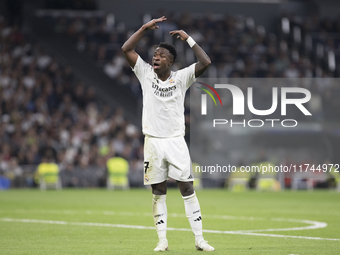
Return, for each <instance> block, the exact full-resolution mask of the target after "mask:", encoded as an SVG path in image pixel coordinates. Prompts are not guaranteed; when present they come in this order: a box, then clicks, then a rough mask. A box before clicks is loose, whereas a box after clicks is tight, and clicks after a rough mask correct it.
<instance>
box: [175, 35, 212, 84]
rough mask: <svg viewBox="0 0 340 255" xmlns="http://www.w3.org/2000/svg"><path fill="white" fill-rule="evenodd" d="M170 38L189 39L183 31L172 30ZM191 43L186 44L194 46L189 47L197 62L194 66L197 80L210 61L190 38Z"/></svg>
mask: <svg viewBox="0 0 340 255" xmlns="http://www.w3.org/2000/svg"><path fill="white" fill-rule="evenodd" d="M170 34H171V36H177V38H178V39H181V40H182V41H186V40H188V38H189V35H188V34H187V33H186V32H184V31H183V30H174V31H171V32H170ZM189 40H191V42H189V41H188V43H189V44H190V43H193V44H194V45H193V46H192V45H190V47H191V48H192V50H193V51H194V53H195V56H196V58H197V60H198V62H197V63H196V65H195V77H196V78H198V77H199V76H201V75H202V74H203V73H204V72H205V70H207V68H208V67H209V66H210V64H211V60H210V58H209V57H208V55H207V54H206V53H205V51H204V50H203V49H202V48H201V47H200V46H199V45H198V44H197V43H196V42H195V41H194V40H193V39H192V38H191V37H190V39H189Z"/></svg>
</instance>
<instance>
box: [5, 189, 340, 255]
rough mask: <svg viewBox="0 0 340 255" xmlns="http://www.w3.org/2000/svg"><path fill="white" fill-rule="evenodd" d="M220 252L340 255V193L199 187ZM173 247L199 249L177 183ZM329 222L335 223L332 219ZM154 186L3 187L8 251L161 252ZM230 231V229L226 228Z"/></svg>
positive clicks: (171, 201)
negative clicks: (158, 249)
mask: <svg viewBox="0 0 340 255" xmlns="http://www.w3.org/2000/svg"><path fill="white" fill-rule="evenodd" d="M197 195H198V199H199V201H200V204H201V209H202V218H203V228H204V229H205V230H207V231H208V232H206V233H204V237H205V239H206V240H208V241H209V244H211V245H212V246H214V247H215V249H216V251H215V252H214V254H233V255H237V254H259V255H264V254H270V255H277V254H284V255H289V254H299V255H302V254H306V255H311V254H316V255H320V254H339V253H340V218H339V216H340V203H339V201H340V193H336V192H334V191H314V192H304V191H300V192H291V191H286V192H277V193H268V192H256V191H254V192H244V193H231V192H229V191H226V190H200V191H197ZM167 206H168V214H169V217H168V228H169V231H168V240H169V249H170V251H166V252H165V253H166V254H185V255H187V254H198V253H202V252H199V251H196V250H195V248H194V236H193V234H192V233H191V231H190V230H189V229H190V226H189V222H188V220H187V219H186V217H185V215H184V203H183V200H182V198H181V195H180V193H179V191H178V190H177V189H172V190H169V191H168V196H167ZM326 224H327V226H326ZM152 228H153V219H152V215H151V191H150V190H144V189H138V190H130V191H107V190H99V189H95V190H77V189H75V190H62V191H45V192H41V191H39V190H10V191H2V192H0V230H1V231H0V254H58V255H60V254H154V253H155V252H153V249H154V248H155V247H156V244H157V235H156V232H155V230H154V229H152ZM224 231H227V232H224Z"/></svg>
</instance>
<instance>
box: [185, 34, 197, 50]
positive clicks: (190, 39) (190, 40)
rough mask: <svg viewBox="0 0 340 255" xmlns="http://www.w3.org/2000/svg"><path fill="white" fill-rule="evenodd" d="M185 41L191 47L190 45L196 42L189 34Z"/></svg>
mask: <svg viewBox="0 0 340 255" xmlns="http://www.w3.org/2000/svg"><path fill="white" fill-rule="evenodd" d="M186 41H187V43H188V44H189V46H190V48H192V47H193V46H194V45H195V44H196V42H195V40H194V39H192V37H191V36H189V37H188V39H187V40H186Z"/></svg>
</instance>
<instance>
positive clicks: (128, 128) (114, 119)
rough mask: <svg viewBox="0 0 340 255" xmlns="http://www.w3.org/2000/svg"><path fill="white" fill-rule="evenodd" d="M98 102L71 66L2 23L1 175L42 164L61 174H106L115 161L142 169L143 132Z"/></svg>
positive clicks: (0, 71)
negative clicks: (93, 169) (92, 169)
mask: <svg viewBox="0 0 340 255" xmlns="http://www.w3.org/2000/svg"><path fill="white" fill-rule="evenodd" d="M99 102H100V100H99V98H98V97H97V96H96V91H95V89H94V88H92V87H90V88H86V87H85V86H84V83H83V82H82V81H80V80H76V79H75V78H74V75H73V70H72V67H71V66H62V65H61V64H60V63H59V62H58V60H57V58H56V57H55V56H51V55H49V54H48V53H47V52H46V51H45V50H44V48H43V47H42V46H41V45H39V44H38V43H34V42H31V41H27V39H26V38H25V36H24V35H23V34H22V33H21V32H20V30H19V29H18V27H16V26H8V24H7V23H6V20H5V19H4V18H2V17H0V171H1V172H4V173H8V174H9V175H11V176H13V175H14V176H15V175H20V174H21V172H22V169H20V165H37V164H39V163H40V162H41V161H42V160H43V159H44V158H51V159H53V160H54V161H56V162H58V164H59V167H60V168H61V170H68V171H72V169H73V168H74V167H75V166H80V167H83V168H84V167H87V166H93V165H95V166H98V167H102V168H105V164H106V160H107V159H108V158H109V157H112V156H115V155H120V156H122V157H124V158H126V159H128V160H129V161H130V162H131V164H132V166H136V165H138V164H141V167H142V166H143V162H142V158H143V156H142V145H141V139H142V137H141V132H140V130H139V129H138V128H137V127H136V126H134V125H133V124H131V123H129V122H128V121H127V120H126V118H125V116H124V111H123V109H110V108H109V107H108V106H106V105H105V104H101V103H99ZM132 169H133V167H132Z"/></svg>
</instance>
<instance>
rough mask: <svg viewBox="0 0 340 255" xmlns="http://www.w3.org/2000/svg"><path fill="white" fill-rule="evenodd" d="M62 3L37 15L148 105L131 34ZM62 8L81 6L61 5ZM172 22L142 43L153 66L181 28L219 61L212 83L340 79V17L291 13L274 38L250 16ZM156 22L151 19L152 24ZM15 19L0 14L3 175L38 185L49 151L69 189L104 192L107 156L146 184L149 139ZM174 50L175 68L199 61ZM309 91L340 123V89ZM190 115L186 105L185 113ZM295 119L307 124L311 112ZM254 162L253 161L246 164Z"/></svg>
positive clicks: (323, 113) (328, 118)
mask: <svg viewBox="0 0 340 255" xmlns="http://www.w3.org/2000/svg"><path fill="white" fill-rule="evenodd" d="M70 2H72V1H70ZM55 3H56V1H50V2H49V1H47V4H48V5H47V6H46V7H48V8H49V9H51V10H40V11H38V12H37V18H38V20H40V22H41V23H46V24H47V25H48V26H50V28H51V33H52V36H53V34H58V35H63V36H65V35H66V36H67V37H68V38H69V39H71V40H73V45H74V48H75V49H76V50H77V52H79V53H81V54H87V55H89V56H90V57H91V59H92V61H95V63H96V65H97V66H98V67H100V68H101V69H102V72H103V73H104V74H106V75H107V76H108V77H110V78H111V79H112V83H113V84H115V85H117V86H120V85H122V86H123V87H124V88H126V87H128V88H129V89H128V90H125V92H126V93H130V94H131V95H132V97H133V98H134V99H135V100H136V101H137V100H140V97H141V90H140V86H139V82H138V80H137V79H136V78H135V76H134V74H133V73H132V72H131V70H130V68H129V67H128V65H127V63H126V61H125V60H124V58H123V55H122V52H121V50H120V47H121V45H122V44H123V42H124V41H125V40H126V38H127V37H128V36H129V35H130V34H131V31H130V29H127V27H126V25H125V24H124V23H123V22H120V21H117V20H115V16H114V15H113V14H111V13H106V12H96V15H88V12H83V11H69V10H68V11H61V10H58V11H55V10H54V8H56V6H54V5H53V4H55ZM64 3H66V2H65V1H64ZM88 4H89V5H88V6H87V7H86V6H85V7H83V8H82V9H92V10H93V9H94V8H95V6H94V1H88ZM62 8H72V9H77V8H76V7H75V6H73V7H72V6H59V7H58V9H62ZM157 15H158V13H157V14H155V15H154V16H157ZM166 16H167V17H168V20H167V22H165V23H162V24H161V25H160V29H159V30H157V31H155V33H148V34H147V36H146V37H145V38H144V39H143V40H142V42H141V43H140V44H139V45H138V48H137V51H138V53H139V54H140V55H141V56H142V57H143V58H144V59H145V60H146V61H150V59H151V56H152V52H153V51H152V49H153V46H154V44H155V43H158V42H159V41H163V40H165V41H166V40H171V42H172V39H168V37H165V36H164V35H165V31H168V30H171V29H177V28H182V29H184V30H185V31H187V32H188V33H189V34H190V35H191V36H192V37H193V38H194V39H195V40H196V41H197V42H198V43H199V44H200V45H201V46H202V47H203V48H204V49H205V51H206V52H207V53H208V55H209V56H210V57H211V60H212V63H213V65H212V66H211V67H210V68H209V71H208V72H207V74H206V77H221V78H238V77H240V78H253V77H257V78H270V77H275V78H298V77H310V78H338V77H339V56H340V53H339V51H340V25H339V24H340V19H339V18H338V19H333V20H332V19H331V18H325V19H321V18H319V17H318V16H315V15H313V16H304V17H300V16H293V15H285V16H282V17H281V18H280V19H278V20H277V21H273V22H276V27H277V30H276V31H275V33H272V32H270V33H269V32H268V31H266V30H265V28H264V27H263V26H261V25H258V24H255V22H254V19H253V18H252V17H246V16H242V15H220V14H204V15H201V14H198V13H185V14H178V15H172V14H170V13H169V14H166ZM150 17H151V16H150V15H147V14H146V15H145V16H144V19H145V20H147V19H148V18H150ZM141 22H142V20H141ZM10 23H12V22H10V21H9V20H6V19H5V18H4V17H1V18H0V90H1V93H0V118H1V120H0V144H1V148H0V171H1V173H2V174H3V175H4V176H7V178H8V179H10V180H11V185H12V186H33V185H34V184H33V182H32V180H33V176H32V175H30V174H31V173H32V172H33V170H34V169H35V168H36V166H37V165H38V164H39V163H41V160H42V158H43V157H44V156H45V153H46V152H47V151H49V152H50V153H52V154H53V157H54V160H55V162H56V163H57V164H58V165H59V168H60V170H61V181H62V183H63V187H67V186H70V187H74V186H75V187H94V186H105V185H106V183H105V168H106V163H107V160H108V159H109V158H110V157H112V155H116V156H121V157H123V158H125V159H126V160H128V162H129V164H130V172H129V175H128V176H129V180H130V185H131V186H132V187H133V186H142V185H141V182H142V178H141V177H140V176H139V175H140V174H142V169H143V155H142V149H143V147H142V142H141V141H142V139H143V137H142V134H141V132H140V129H139V127H138V126H136V125H134V124H132V122H131V120H128V119H127V117H126V114H125V113H124V111H123V110H122V109H121V108H112V107H111V106H108V105H106V104H105V103H103V100H102V98H101V97H100V96H98V95H97V93H96V89H95V88H93V87H88V86H86V85H85V82H84V81H83V80H79V79H78V77H75V74H74V66H72V65H67V64H66V65H65V64H61V62H60V61H59V59H58V57H57V56H56V55H53V54H51V52H49V51H48V50H47V49H45V48H44V47H43V46H42V45H41V44H40V43H39V39H38V40H32V39H29V38H30V36H29V35H26V34H25V35H24V34H23V32H22V31H21V28H20V26H18V25H15V24H10ZM133 29H134V28H133ZM175 45H176V48H177V50H178V52H179V54H178V55H179V60H178V63H176V66H175V67H174V68H175V69H180V68H182V67H183V66H186V65H187V64H189V63H191V62H192V61H194V56H193V54H192V52H191V51H190V50H187V49H186V48H184V47H183V45H182V44H180V43H177V42H175ZM147 49H151V50H149V51H148V50H147ZM309 89H310V90H311V91H312V92H315V93H314V94H315V95H316V97H317V98H314V99H313V102H316V103H315V105H314V106H313V107H315V108H316V109H317V110H318V112H319V113H318V114H317V115H315V116H313V120H314V121H315V120H316V121H319V122H323V123H326V124H332V123H335V122H336V121H337V120H338V117H339V112H340V103H339V100H338V98H339V95H340V88H339V86H337V84H334V83H331V82H330V83H327V82H326V83H323V84H322V85H320V84H315V85H313V86H311V87H309ZM268 95H269V96H270V93H266V91H265V92H264V93H262V94H261V95H259V98H258V103H259V105H261V102H265V101H268V100H267V99H268ZM118 97H119V95H118ZM186 105H187V106H188V104H186ZM189 112H190V109H187V112H186V114H187V116H188V114H189ZM299 118H301V119H299ZM188 119H189V118H187V117H186V120H188ZM297 119H299V120H304V121H305V119H303V116H297ZM187 125H190V123H189V121H187ZM188 130H189V128H187V132H189V131H188ZM188 136H189V135H187V138H188ZM304 160H305V159H304ZM308 160H309V159H308ZM278 161H279V162H275V163H278V164H280V163H285V162H284V161H285V160H284V159H283V158H280V159H278ZM252 163H253V162H252V158H249V162H245V164H252ZM294 163H296V164H298V163H300V162H294ZM22 176H26V177H27V178H25V179H23V178H22ZM137 177H138V178H139V179H138V178H137ZM336 180H337V183H339V181H338V179H337V178H336ZM203 184H204V183H203ZM289 185H290V184H289V183H288V184H287V186H289ZM203 186H204V185H203ZM294 187H297V184H295V183H294ZM339 187H340V186H339Z"/></svg>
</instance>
